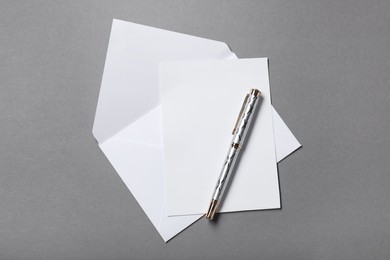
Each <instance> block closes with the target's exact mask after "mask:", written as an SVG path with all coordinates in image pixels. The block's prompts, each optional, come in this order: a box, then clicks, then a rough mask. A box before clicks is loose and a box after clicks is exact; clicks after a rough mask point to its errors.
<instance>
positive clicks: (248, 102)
mask: <svg viewBox="0 0 390 260" xmlns="http://www.w3.org/2000/svg"><path fill="white" fill-rule="evenodd" d="M260 95H261V92H260V91H259V90H258V89H251V90H250V93H249V94H247V95H246V96H245V99H244V103H243V104H242V107H241V110H240V113H239V115H238V117H237V121H236V124H235V126H234V129H233V132H232V134H233V139H232V142H231V145H230V148H229V151H228V154H227V156H226V159H225V163H224V165H223V167H222V171H221V174H220V175H219V179H218V182H217V184H216V186H215V189H214V192H213V196H212V198H211V202H210V206H209V209H208V210H207V213H206V218H208V219H210V220H213V219H214V215H215V213H216V211H217V209H218V207H219V205H220V203H221V199H222V197H223V194H224V192H225V189H226V186H227V184H228V182H229V179H230V177H231V175H232V171H233V168H234V164H235V163H236V160H237V157H238V155H239V153H240V149H241V147H242V145H243V143H244V141H245V137H246V135H247V133H248V129H249V127H250V125H251V122H252V118H253V114H254V111H255V109H256V106H257V104H258V100H259V97H260Z"/></svg>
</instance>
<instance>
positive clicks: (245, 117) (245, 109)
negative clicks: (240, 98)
mask: <svg viewBox="0 0 390 260" xmlns="http://www.w3.org/2000/svg"><path fill="white" fill-rule="evenodd" d="M260 95H261V92H260V91H259V90H258V89H251V90H250V93H249V94H248V95H247V96H246V97H245V100H244V103H243V104H242V107H241V111H240V114H239V117H238V121H237V122H236V127H235V129H234V132H233V134H234V137H233V143H234V144H238V146H241V145H242V142H243V141H244V139H245V136H246V134H247V132H248V129H249V127H250V125H251V121H252V118H253V114H254V112H255V109H256V106H257V103H258V100H259V97H260Z"/></svg>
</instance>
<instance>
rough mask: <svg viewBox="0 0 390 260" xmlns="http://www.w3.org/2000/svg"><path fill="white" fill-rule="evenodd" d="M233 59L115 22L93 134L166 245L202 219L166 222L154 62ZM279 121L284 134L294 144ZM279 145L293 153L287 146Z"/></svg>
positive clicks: (193, 40) (218, 45) (225, 51)
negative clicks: (166, 242)
mask: <svg viewBox="0 0 390 260" xmlns="http://www.w3.org/2000/svg"><path fill="white" fill-rule="evenodd" d="M231 58H235V55H234V53H232V52H231V51H230V50H229V48H228V47H227V45H226V44H225V43H223V42H217V41H213V40H208V39H203V38H199V37H194V36H190V35H185V34H180V33H175V32H170V31H166V30H161V29H157V28H152V27H148V26H144V25H139V24H134V23H129V22H126V21H121V20H117V19H114V20H113V24H112V29H111V35H110V41H109V45H108V50H107V57H106V63H105V66H104V73H103V78H102V84H101V88H100V94H99V101H98V106H97V109H96V115H95V121H94V126H93V130H92V131H93V135H94V136H95V138H96V140H97V141H98V143H99V147H100V148H101V149H102V151H103V153H104V154H105V155H106V157H107V158H108V160H109V161H110V163H111V164H112V165H113V167H114V168H115V170H116V171H117V173H118V174H119V176H120V177H121V178H122V180H123V182H124V183H125V184H126V186H127V187H128V188H129V190H130V191H131V193H132V194H133V196H134V197H135V199H136V200H137V201H138V203H139V204H140V206H141V207H142V209H143V210H144V211H145V213H146V215H147V216H148V217H149V219H150V220H151V222H152V223H153V225H154V226H155V228H156V229H157V231H158V232H159V233H160V235H161V236H162V238H163V239H164V241H168V240H169V239H171V238H172V237H173V236H175V235H176V234H178V233H179V232H181V231H182V230H184V229H185V228H186V227H188V226H189V225H191V224H192V223H193V222H195V221H196V220H197V219H199V218H200V217H201V216H181V217H167V213H166V206H165V199H164V198H165V188H164V170H163V168H162V164H163V160H162V158H163V148H162V132H161V111H160V108H159V88H158V63H159V62H161V61H179V60H202V59H203V60H221V59H231ZM280 122H281V124H282V126H283V127H284V128H283V129H284V130H283V131H285V132H284V135H286V136H287V138H288V139H289V140H293V139H295V137H294V136H293V134H292V133H291V131H290V130H288V128H287V126H285V124H284V123H283V121H280ZM274 127H275V128H280V127H281V126H280V125H275V126H274ZM275 138H276V139H277V138H278V137H277V136H276V137H275ZM280 145H281V146H284V149H285V150H290V151H291V152H292V151H294V150H295V149H297V147H296V146H295V145H291V143H286V145H284V144H280ZM279 149H280V148H279V147H277V151H278V150H279Z"/></svg>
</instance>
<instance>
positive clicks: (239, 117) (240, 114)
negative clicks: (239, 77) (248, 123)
mask: <svg viewBox="0 0 390 260" xmlns="http://www.w3.org/2000/svg"><path fill="white" fill-rule="evenodd" d="M248 98H249V94H247V95H246V96H245V99H244V102H243V103H242V106H241V110H240V113H239V114H238V117H237V120H236V123H235V124H234V128H233V132H232V134H233V135H234V134H235V133H236V131H237V127H238V124H239V123H240V121H241V117H242V113H244V110H245V107H246V104H247V102H248Z"/></svg>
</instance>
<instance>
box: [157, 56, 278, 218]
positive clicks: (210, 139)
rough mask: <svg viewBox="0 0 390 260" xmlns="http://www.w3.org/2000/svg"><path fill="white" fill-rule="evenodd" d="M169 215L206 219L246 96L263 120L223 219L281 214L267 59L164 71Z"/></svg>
mask: <svg viewBox="0 0 390 260" xmlns="http://www.w3.org/2000/svg"><path fill="white" fill-rule="evenodd" d="M159 76H160V90H161V104H162V113H163V143H164V159H165V162H164V163H165V185H166V196H167V214H168V215H170V216H173V215H191V214H202V213H205V212H206V210H207V207H208V205H209V202H210V198H211V195H212V192H213V190H214V187H215V184H216V181H217V179H218V176H219V174H220V171H221V169H222V165H223V163H224V159H225V157H226V153H227V151H228V148H229V146H230V144H231V139H232V134H231V132H232V129H233V126H234V123H235V120H236V118H237V115H238V113H239V111H240V108H241V104H242V102H243V99H244V97H245V95H246V94H247V93H248V92H249V90H250V89H251V88H258V89H259V90H260V91H261V92H262V100H261V103H260V104H259V109H258V113H256V114H255V117H254V119H253V127H252V130H251V131H250V132H249V135H248V140H247V142H246V145H245V147H244V148H243V151H242V154H241V158H240V160H239V162H238V164H237V167H236V170H235V172H234V175H233V176H232V178H231V185H230V186H228V189H227V192H226V195H225V198H224V201H223V203H222V205H221V208H220V210H219V212H230V211H244V210H258V209H270V208H279V207H280V197H279V182H278V174H277V166H276V155H275V142H274V130H273V122H272V111H271V96H270V88H269V79H268V61H267V59H266V58H258V59H240V60H226V61H191V62H166V63H160V71H159Z"/></svg>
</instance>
